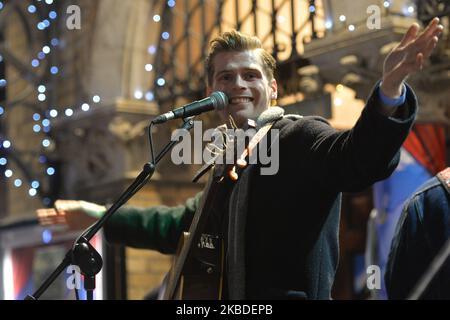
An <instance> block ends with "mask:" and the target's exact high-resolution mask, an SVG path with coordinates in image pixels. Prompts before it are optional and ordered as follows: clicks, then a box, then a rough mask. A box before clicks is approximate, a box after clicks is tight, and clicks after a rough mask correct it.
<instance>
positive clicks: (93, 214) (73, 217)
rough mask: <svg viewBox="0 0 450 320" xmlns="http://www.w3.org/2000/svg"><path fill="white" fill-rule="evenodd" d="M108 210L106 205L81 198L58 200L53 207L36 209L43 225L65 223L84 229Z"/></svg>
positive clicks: (76, 228)
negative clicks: (81, 199)
mask: <svg viewBox="0 0 450 320" xmlns="http://www.w3.org/2000/svg"><path fill="white" fill-rule="evenodd" d="M105 212H106V207H104V206H100V205H97V204H95V203H91V202H86V201H80V200H56V201H55V205H54V207H53V208H45V209H38V210H36V214H37V216H38V219H39V222H40V224H41V225H52V224H65V225H67V226H68V228H69V229H70V230H84V229H86V228H87V227H89V226H90V225H91V224H93V223H94V222H95V221H97V220H98V219H99V218H100V217H101V216H102V215H103V214H104V213H105Z"/></svg>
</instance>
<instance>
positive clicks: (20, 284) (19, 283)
mask: <svg viewBox="0 0 450 320" xmlns="http://www.w3.org/2000/svg"><path fill="white" fill-rule="evenodd" d="M34 250H35V248H33V247H31V248H18V249H14V250H12V251H11V261H12V267H13V272H14V299H17V298H18V296H19V294H20V293H21V291H22V290H23V289H24V287H25V286H26V284H27V282H28V280H29V278H30V277H31V270H32V267H33V257H34Z"/></svg>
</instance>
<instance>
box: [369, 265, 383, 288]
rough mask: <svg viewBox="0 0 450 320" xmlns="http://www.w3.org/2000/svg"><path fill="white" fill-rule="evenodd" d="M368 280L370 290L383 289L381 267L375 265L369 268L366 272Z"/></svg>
mask: <svg viewBox="0 0 450 320" xmlns="http://www.w3.org/2000/svg"><path fill="white" fill-rule="evenodd" d="M366 274H367V280H366V285H367V289H369V290H374V289H377V290H380V289H381V270H380V267H379V266H377V265H375V264H373V265H370V266H368V267H367V270H366Z"/></svg>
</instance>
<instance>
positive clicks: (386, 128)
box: [280, 85, 417, 192]
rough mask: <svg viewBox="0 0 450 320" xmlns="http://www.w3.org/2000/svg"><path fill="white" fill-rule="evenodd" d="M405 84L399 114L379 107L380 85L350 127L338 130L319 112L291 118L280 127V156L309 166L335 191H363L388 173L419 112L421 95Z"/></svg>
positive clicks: (299, 165) (316, 178)
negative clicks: (418, 99) (385, 111)
mask: <svg viewBox="0 0 450 320" xmlns="http://www.w3.org/2000/svg"><path fill="white" fill-rule="evenodd" d="M406 87H407V89H406V101H405V103H404V104H403V105H402V106H399V107H398V109H397V110H398V111H397V113H396V117H387V116H385V115H383V114H381V112H380V111H379V105H380V104H381V103H382V102H381V101H380V98H379V94H378V90H379V87H378V86H376V87H375V89H374V90H373V92H372V94H371V95H370V97H369V99H368V101H367V103H366V106H365V108H364V109H363V111H362V113H361V116H360V117H359V119H358V121H357V122H356V124H355V126H354V127H353V128H352V129H350V130H346V131H338V130H336V129H334V128H332V127H331V126H330V125H329V123H328V122H327V121H326V120H325V119H323V118H319V117H305V118H303V120H302V119H300V120H297V121H291V123H290V124H288V125H285V126H283V128H282V129H281V130H280V142H281V144H280V159H281V160H283V158H285V159H290V160H288V161H290V165H289V166H288V167H290V168H295V170H297V171H302V172H310V173H311V174H313V175H314V179H313V180H314V181H317V182H318V183H320V184H321V186H322V187H326V189H332V190H335V191H348V192H352V191H360V190H361V189H364V188H366V187H368V186H370V185H371V184H373V183H374V182H376V181H379V180H382V179H385V178H387V177H389V176H390V174H391V173H392V172H393V171H394V169H395V168H396V167H397V165H398V162H399V159H400V153H399V150H400V147H401V146H402V144H403V142H404V141H405V139H406V137H407V136H408V134H409V131H410V129H411V127H412V124H413V122H414V118H415V116H416V113H417V99H416V97H415V95H414V93H413V91H412V89H411V88H410V87H409V86H408V85H407V86H406ZM283 148H284V151H283ZM283 153H284V154H283Z"/></svg>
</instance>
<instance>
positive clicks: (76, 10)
mask: <svg viewBox="0 0 450 320" xmlns="http://www.w3.org/2000/svg"><path fill="white" fill-rule="evenodd" d="M66 13H67V15H68V16H67V19H66V27H67V29H69V30H74V29H76V30H80V29H81V9H80V7H79V6H77V5H75V4H73V5H70V6H68V7H67V10H66Z"/></svg>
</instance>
